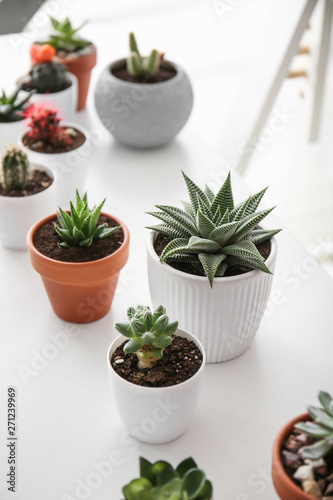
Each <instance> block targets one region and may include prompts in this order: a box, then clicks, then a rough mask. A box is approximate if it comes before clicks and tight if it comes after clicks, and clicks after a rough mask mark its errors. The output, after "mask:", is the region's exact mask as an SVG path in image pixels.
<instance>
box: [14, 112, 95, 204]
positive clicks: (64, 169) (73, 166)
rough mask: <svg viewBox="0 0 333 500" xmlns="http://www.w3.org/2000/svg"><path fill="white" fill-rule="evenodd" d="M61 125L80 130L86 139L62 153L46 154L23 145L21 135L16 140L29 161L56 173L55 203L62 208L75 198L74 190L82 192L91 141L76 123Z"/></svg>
mask: <svg viewBox="0 0 333 500" xmlns="http://www.w3.org/2000/svg"><path fill="white" fill-rule="evenodd" d="M60 125H61V126H64V127H69V128H74V129H77V130H79V131H80V132H82V133H83V134H84V135H85V137H86V140H85V142H84V143H83V144H82V145H81V146H80V147H78V148H76V149H73V150H72V151H67V152H64V153H56V154H51V153H50V154H48V153H38V152H36V151H32V150H31V149H29V148H27V147H26V146H24V145H23V142H22V137H23V135H24V134H22V135H21V137H20V138H19V140H18V143H19V146H20V147H22V148H23V149H24V151H25V152H26V154H27V156H28V159H29V161H31V162H36V163H42V164H43V165H46V166H47V167H49V168H50V170H51V171H52V172H54V173H55V174H56V175H57V197H56V204H57V206H59V205H60V206H61V207H62V208H68V207H69V202H70V200H73V199H75V190H76V189H78V190H79V192H80V194H83V193H84V190H85V180H86V176H87V171H88V164H89V158H90V155H91V152H92V150H93V147H94V146H93V143H92V141H91V138H90V134H89V133H88V132H87V130H86V129H84V128H83V127H81V125H78V124H77V123H70V122H61V123H60Z"/></svg>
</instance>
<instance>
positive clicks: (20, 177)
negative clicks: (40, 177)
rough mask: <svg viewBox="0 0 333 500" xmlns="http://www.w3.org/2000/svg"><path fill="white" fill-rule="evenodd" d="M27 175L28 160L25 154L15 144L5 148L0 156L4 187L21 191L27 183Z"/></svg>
mask: <svg viewBox="0 0 333 500" xmlns="http://www.w3.org/2000/svg"><path fill="white" fill-rule="evenodd" d="M28 177H29V162H28V158H27V155H26V154H25V153H24V152H23V151H22V150H21V149H19V148H17V147H15V146H12V147H10V148H8V149H6V150H5V152H4V155H3V157H2V178H3V185H4V187H5V188H6V189H7V190H8V191H21V190H22V189H24V188H25V186H26V185H27V182H28Z"/></svg>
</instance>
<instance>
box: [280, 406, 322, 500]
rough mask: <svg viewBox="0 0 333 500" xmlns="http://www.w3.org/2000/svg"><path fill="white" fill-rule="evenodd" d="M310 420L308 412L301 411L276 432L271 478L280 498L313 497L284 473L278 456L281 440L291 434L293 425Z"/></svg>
mask: <svg viewBox="0 0 333 500" xmlns="http://www.w3.org/2000/svg"><path fill="white" fill-rule="evenodd" d="M307 420H311V417H310V415H309V414H308V413H303V414H302V415H299V416H298V417H295V418H294V419H292V420H290V421H289V422H287V423H286V425H284V426H283V427H282V429H281V430H280V431H279V432H278V434H277V436H276V438H275V440H274V444H273V458H272V479H273V484H274V488H275V490H276V492H277V494H278V495H279V497H280V498H281V500H313V497H312V496H310V495H308V494H307V493H304V491H303V490H302V489H301V488H300V487H299V486H297V485H296V484H295V483H294V482H293V481H292V480H291V479H290V477H289V476H288V474H287V473H286V471H285V469H284V467H283V465H282V462H281V458H280V453H281V448H282V444H283V442H284V441H285V440H286V439H287V437H288V436H289V434H291V432H292V430H293V428H294V425H295V424H296V423H297V422H305V421H307Z"/></svg>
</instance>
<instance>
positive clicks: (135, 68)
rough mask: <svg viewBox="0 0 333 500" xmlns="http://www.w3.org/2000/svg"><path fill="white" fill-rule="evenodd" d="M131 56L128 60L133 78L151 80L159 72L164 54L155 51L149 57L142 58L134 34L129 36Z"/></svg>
mask: <svg viewBox="0 0 333 500" xmlns="http://www.w3.org/2000/svg"><path fill="white" fill-rule="evenodd" d="M129 48H130V55H129V57H128V58H127V70H128V72H129V73H130V74H131V75H133V76H140V77H142V78H149V77H151V76H154V75H155V74H156V72H157V71H158V68H159V66H160V62H161V59H162V56H163V54H161V53H159V52H158V51H157V50H155V49H153V50H152V51H151V53H150V55H149V56H148V57H142V56H141V54H140V52H139V49H138V46H137V43H136V40H135V36H134V33H130V34H129Z"/></svg>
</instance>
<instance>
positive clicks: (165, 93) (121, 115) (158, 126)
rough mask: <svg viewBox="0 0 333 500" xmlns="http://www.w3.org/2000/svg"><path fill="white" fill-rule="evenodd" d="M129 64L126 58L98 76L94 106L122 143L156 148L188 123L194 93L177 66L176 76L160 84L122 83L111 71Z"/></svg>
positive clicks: (109, 66) (103, 121)
mask: <svg viewBox="0 0 333 500" xmlns="http://www.w3.org/2000/svg"><path fill="white" fill-rule="evenodd" d="M125 64H126V60H125V59H120V60H118V61H115V62H114V63H112V64H111V65H108V66H107V67H106V68H105V69H104V71H103V72H102V74H101V75H100V77H99V80H98V82H97V86H96V92H95V105H96V110H97V114H98V116H99V118H100V119H101V121H102V123H103V125H104V126H105V127H106V128H107V129H108V131H109V132H110V133H111V134H112V135H113V136H114V137H115V139H117V140H118V141H119V142H121V143H122V144H125V145H127V146H131V147H136V148H155V147H158V146H162V145H163V144H166V143H168V142H170V141H171V140H172V139H173V138H174V137H175V136H176V135H177V134H178V132H179V131H180V130H181V129H182V128H183V126H184V125H185V123H186V122H187V120H188V118H189V116H190V114H191V110H192V106H193V91H192V86H191V83H190V80H189V78H188V76H187V75H186V73H185V71H184V70H183V69H182V68H181V67H180V66H178V65H176V64H173V63H172V64H171V63H169V62H167V61H165V62H164V63H163V64H165V65H168V66H170V65H171V66H172V67H174V68H175V69H176V75H175V76H174V77H173V78H170V79H169V80H166V81H163V82H157V83H149V84H146V83H133V82H127V81H124V80H121V79H119V78H117V77H116V76H114V75H113V74H112V73H111V69H113V68H115V67H119V66H122V65H125Z"/></svg>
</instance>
